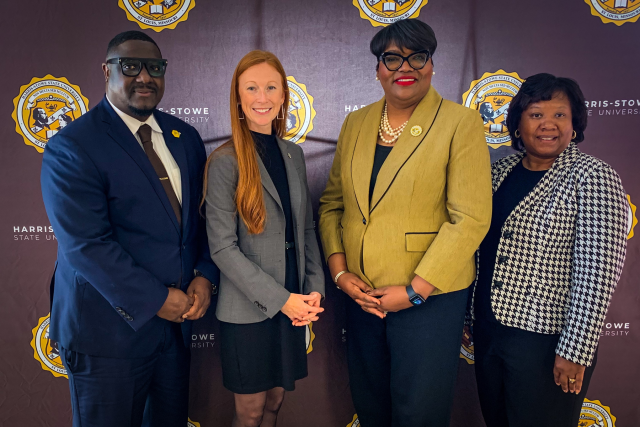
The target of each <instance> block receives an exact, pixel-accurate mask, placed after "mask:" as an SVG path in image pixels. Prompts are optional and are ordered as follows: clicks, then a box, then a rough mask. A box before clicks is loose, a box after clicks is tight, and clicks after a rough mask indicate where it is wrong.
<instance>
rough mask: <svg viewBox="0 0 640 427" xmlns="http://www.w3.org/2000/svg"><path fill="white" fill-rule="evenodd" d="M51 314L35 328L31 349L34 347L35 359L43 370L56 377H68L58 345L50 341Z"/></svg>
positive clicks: (43, 318) (42, 319)
mask: <svg viewBox="0 0 640 427" xmlns="http://www.w3.org/2000/svg"><path fill="white" fill-rule="evenodd" d="M50 321H51V318H50V314H47V315H46V316H45V317H41V318H40V320H39V321H38V326H36V327H35V328H33V339H32V340H31V347H33V357H34V358H35V359H36V360H37V361H38V362H40V364H41V365H42V369H44V370H45V371H49V372H51V373H52V374H53V376H54V377H65V378H68V377H67V370H66V369H65V368H64V365H63V364H62V360H60V351H59V349H58V343H57V342H55V341H51V339H49V322H50Z"/></svg>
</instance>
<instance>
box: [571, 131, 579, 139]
mask: <svg viewBox="0 0 640 427" xmlns="http://www.w3.org/2000/svg"><path fill="white" fill-rule="evenodd" d="M577 137H578V134H577V133H576V131H575V130H574V131H573V138H571V139H572V140H573V139H576V138H577Z"/></svg>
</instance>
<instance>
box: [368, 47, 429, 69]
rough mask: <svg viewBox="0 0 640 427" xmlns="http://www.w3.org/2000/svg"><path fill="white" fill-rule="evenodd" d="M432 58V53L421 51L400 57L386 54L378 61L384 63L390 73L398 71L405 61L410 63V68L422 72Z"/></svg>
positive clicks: (390, 53)
mask: <svg viewBox="0 0 640 427" xmlns="http://www.w3.org/2000/svg"><path fill="white" fill-rule="evenodd" d="M430 57H431V52H429V51H428V50H420V51H418V52H413V53H412V54H411V55H409V56H402V55H398V54H397V53H392V52H385V53H383V54H382V55H380V57H379V58H378V61H382V63H383V64H384V66H385V67H387V70H389V71H398V70H399V69H400V67H402V64H404V61H407V62H408V63H409V66H411V68H413V69H414V70H422V69H423V68H424V66H425V65H427V61H428V60H429V58H430Z"/></svg>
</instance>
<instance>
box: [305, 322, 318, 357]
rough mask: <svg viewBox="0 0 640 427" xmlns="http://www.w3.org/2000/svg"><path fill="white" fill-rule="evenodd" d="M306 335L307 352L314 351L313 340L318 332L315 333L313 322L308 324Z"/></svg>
mask: <svg viewBox="0 0 640 427" xmlns="http://www.w3.org/2000/svg"><path fill="white" fill-rule="evenodd" d="M304 336H305V340H306V342H307V354H309V353H311V352H312V351H313V341H314V340H315V339H316V334H314V333H313V323H309V324H308V325H307V330H306V331H305V334H304Z"/></svg>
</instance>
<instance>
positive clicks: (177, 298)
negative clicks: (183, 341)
mask: <svg viewBox="0 0 640 427" xmlns="http://www.w3.org/2000/svg"><path fill="white" fill-rule="evenodd" d="M191 306H193V298H192V297H190V296H188V295H187V294H185V293H184V292H182V291H181V290H180V289H177V288H169V295H167V299H166V300H165V301H164V304H163V305H162V307H161V308H160V310H158V312H157V313H156V315H157V316H158V317H161V318H163V319H166V320H169V321H171V322H176V323H182V322H184V319H183V317H182V316H183V315H184V314H185V313H186V312H187V311H189V309H190V308H191Z"/></svg>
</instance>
